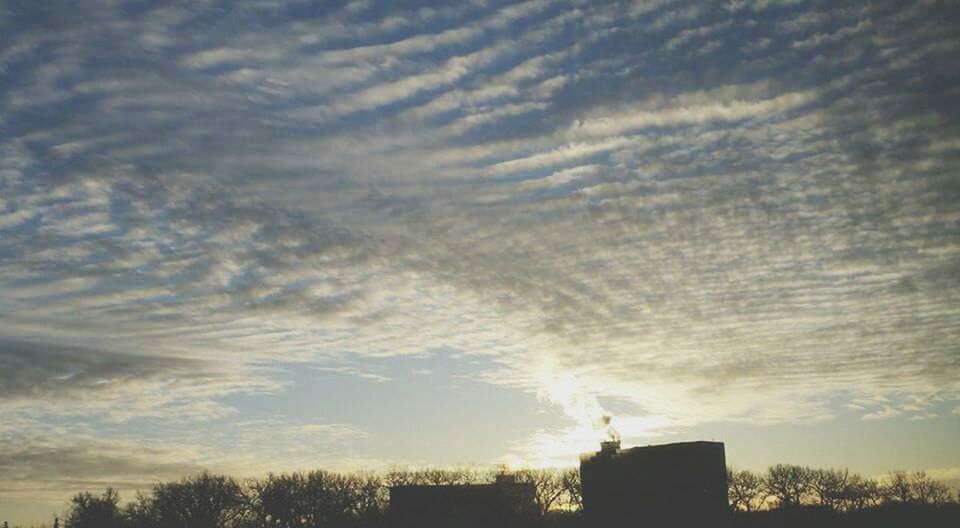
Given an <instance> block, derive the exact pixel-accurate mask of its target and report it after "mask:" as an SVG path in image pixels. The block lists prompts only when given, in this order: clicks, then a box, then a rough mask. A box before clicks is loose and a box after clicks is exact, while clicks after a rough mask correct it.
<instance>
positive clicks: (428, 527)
mask: <svg viewBox="0 0 960 528" xmlns="http://www.w3.org/2000/svg"><path fill="white" fill-rule="evenodd" d="M536 516H537V507H536V490H535V488H534V486H533V484H531V483H518V482H516V481H515V480H514V479H513V478H511V476H509V475H501V476H499V477H497V480H496V482H494V483H493V484H451V485H404V486H393V487H391V488H390V512H389V520H390V523H389V525H390V526H391V527H395V528H524V527H529V526H532V525H533V524H534V523H535V522H536Z"/></svg>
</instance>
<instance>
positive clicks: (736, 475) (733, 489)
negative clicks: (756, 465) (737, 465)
mask: <svg viewBox="0 0 960 528" xmlns="http://www.w3.org/2000/svg"><path fill="white" fill-rule="evenodd" d="M727 487H728V491H729V497H730V506H731V507H732V508H734V509H736V510H744V511H748V512H750V511H753V510H754V509H756V508H759V507H760V506H762V505H763V502H764V499H765V498H766V496H765V494H764V483H763V479H762V478H760V476H759V475H757V474H756V473H753V472H751V471H747V470H743V471H737V470H735V469H733V468H727Z"/></svg>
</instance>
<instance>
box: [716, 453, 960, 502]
mask: <svg viewBox="0 0 960 528" xmlns="http://www.w3.org/2000/svg"><path fill="white" fill-rule="evenodd" d="M727 490H728V496H729V499H730V506H731V508H733V509H734V510H736V511H745V512H752V511H757V510H761V509H767V510H769V509H773V508H784V507H795V506H820V507H823V508H828V509H830V510H833V511H838V512H856V511H862V510H865V509H869V508H877V507H880V506H884V505H893V504H911V505H923V506H934V507H935V506H943V505H947V504H950V503H957V502H960V497H956V498H955V497H954V495H953V493H952V492H951V490H950V487H949V486H947V485H946V484H944V483H943V482H940V481H938V480H935V479H933V478H931V477H930V476H928V475H927V474H926V472H923V471H914V472H912V473H908V472H906V471H894V472H892V473H890V474H889V475H887V476H886V477H885V478H883V479H880V480H877V479H869V478H864V477H862V476H860V475H858V474H856V473H850V472H849V471H848V470H846V469H814V468H809V467H804V466H795V465H787V464H777V465H775V466H772V467H770V468H769V469H767V472H766V473H763V474H758V473H754V472H751V471H747V470H741V471H737V470H735V469H733V468H728V469H727Z"/></svg>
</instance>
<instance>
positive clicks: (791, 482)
mask: <svg viewBox="0 0 960 528" xmlns="http://www.w3.org/2000/svg"><path fill="white" fill-rule="evenodd" d="M810 481H811V470H810V469H809V468H805V467H801V466H791V465H785V464H777V465H775V466H773V467H771V468H769V469H768V470H767V475H766V478H765V479H764V487H765V489H766V492H767V493H768V494H770V495H771V496H773V498H774V499H775V500H776V501H777V504H778V505H780V506H781V507H790V506H798V505H800V504H803V499H804V496H805V495H806V494H807V492H808V491H809V490H810Z"/></svg>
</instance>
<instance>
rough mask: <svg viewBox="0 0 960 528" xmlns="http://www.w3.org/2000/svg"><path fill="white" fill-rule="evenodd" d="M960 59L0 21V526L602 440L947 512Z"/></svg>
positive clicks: (860, 16)
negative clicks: (111, 496)
mask: <svg viewBox="0 0 960 528" xmlns="http://www.w3.org/2000/svg"><path fill="white" fill-rule="evenodd" d="M957 27H960V4H956V5H955V4H951V3H949V2H946V3H945V2H935V1H926V0H918V1H915V2H899V1H893V0H890V1H853V2H848V3H843V4H842V5H838V4H837V3H836V2H830V1H803V0H783V1H776V0H757V1H746V0H717V1H710V2H697V1H688V0H650V1H610V2H590V1H586V0H531V1H521V2H514V1H509V0H476V1H472V2H428V1H416V0H409V1H407V0H404V1H402V2H388V1H380V0H353V1H346V0H344V1H330V2H318V3H314V2H305V1H302V0H243V1H238V2H224V1H221V0H205V1H202V2H177V1H170V2H144V1H141V0H84V1H81V2H66V1H60V0H57V1H52V2H2V3H0V519H7V520H9V521H11V522H14V521H15V520H16V523H39V522H48V521H49V518H48V514H49V512H50V510H51V508H53V509H54V510H55V511H56V510H57V509H58V508H61V505H64V504H66V502H67V500H68V499H69V497H70V496H71V495H72V494H74V493H76V492H78V491H81V490H83V489H90V490H99V489H103V488H105V487H107V486H112V487H115V488H117V489H120V490H130V491H133V490H138V489H142V490H145V489H148V488H149V486H150V485H151V484H152V483H154V482H159V481H168V480H176V479H178V478H180V477H181V476H184V475H191V474H196V473H197V472H199V471H202V470H209V471H211V472H214V473H222V474H226V475H231V476H236V477H238V478H243V477H246V476H253V475H263V474H265V473H266V472H268V471H273V472H283V471H291V470H294V469H309V468H322V469H328V470H332V471H352V470H382V469H384V468H387V467H391V466H409V467H447V466H454V465H479V466H485V467H487V466H490V467H492V466H496V465H506V466H509V467H561V466H573V465H576V464H577V463H578V460H579V459H578V456H579V454H581V453H584V452H592V451H595V450H596V447H597V446H598V445H599V442H600V441H602V440H604V439H607V438H620V439H622V441H623V444H624V445H625V446H637V445H652V444H661V443H673V442H679V441H691V440H713V439H715V440H717V441H722V442H724V443H725V445H726V456H727V462H728V464H729V465H731V466H734V467H736V468H738V469H749V470H753V471H762V470H764V469H765V468H767V467H769V466H771V465H773V464H777V463H789V464H798V465H802V466H810V467H819V468H844V467H846V468H849V469H850V471H852V472H856V473H860V474H862V475H865V476H870V477H880V476H882V475H885V474H888V473H889V472H890V471H894V470H901V469H902V470H911V471H912V470H923V471H926V472H927V473H928V474H929V475H930V476H932V477H934V478H937V479H941V480H944V481H948V482H950V483H951V484H952V485H953V486H954V487H958V485H960V443H958V442H957V439H958V438H960V172H958V169H960V90H958V88H957V86H960V36H958V33H957V31H956V28H957ZM127 495H130V493H127ZM125 498H130V497H125Z"/></svg>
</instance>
